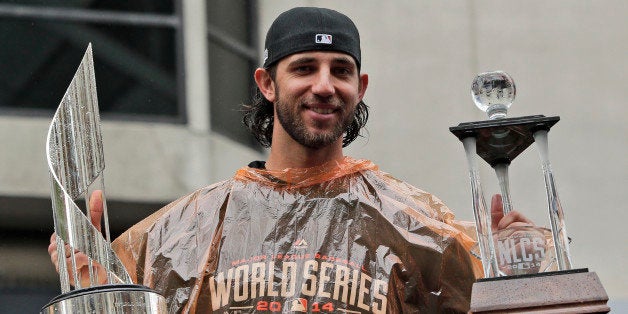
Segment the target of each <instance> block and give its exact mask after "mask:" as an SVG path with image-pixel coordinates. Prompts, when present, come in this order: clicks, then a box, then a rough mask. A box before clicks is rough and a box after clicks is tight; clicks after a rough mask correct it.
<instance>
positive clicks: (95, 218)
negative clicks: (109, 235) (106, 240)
mask: <svg viewBox="0 0 628 314" xmlns="http://www.w3.org/2000/svg"><path fill="white" fill-rule="evenodd" d="M103 211H104V209H103V199H102V190H96V191H94V192H93V193H92V196H91V197H90V198H89V216H90V219H91V222H92V224H93V225H94V226H95V227H96V229H98V231H101V227H100V225H101V221H102V215H103Z"/></svg>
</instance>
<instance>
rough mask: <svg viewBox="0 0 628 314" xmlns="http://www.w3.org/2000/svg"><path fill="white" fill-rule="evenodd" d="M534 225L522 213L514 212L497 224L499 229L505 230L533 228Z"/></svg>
mask: <svg viewBox="0 0 628 314" xmlns="http://www.w3.org/2000/svg"><path fill="white" fill-rule="evenodd" d="M533 225H534V223H533V222H532V220H530V219H528V218H527V217H526V216H524V215H523V214H521V213H520V212H518V211H516V210H513V211H511V212H510V213H508V215H506V216H504V217H503V218H502V219H501V220H499V222H498V224H497V229H498V230H500V229H505V228H510V227H521V226H533Z"/></svg>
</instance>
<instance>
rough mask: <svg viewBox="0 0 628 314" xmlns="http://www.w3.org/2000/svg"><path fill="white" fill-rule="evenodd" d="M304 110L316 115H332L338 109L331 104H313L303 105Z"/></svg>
mask: <svg viewBox="0 0 628 314" xmlns="http://www.w3.org/2000/svg"><path fill="white" fill-rule="evenodd" d="M305 108H306V109H308V110H311V111H314V112H316V113H318V114H332V113H334V112H336V111H337V110H339V109H340V108H339V107H337V106H334V105H331V104H313V105H305Z"/></svg>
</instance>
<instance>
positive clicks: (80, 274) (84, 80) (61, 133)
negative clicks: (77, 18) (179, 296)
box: [41, 44, 166, 314]
mask: <svg viewBox="0 0 628 314" xmlns="http://www.w3.org/2000/svg"><path fill="white" fill-rule="evenodd" d="M96 96H97V95H96V81H95V78H94V66H93V58H92V50H91V44H90V45H89V46H88V48H87V51H86V53H85V55H84V57H83V60H82V61H81V64H80V66H79V68H78V70H77V72H76V74H75V75H74V78H73V79H72V82H71V83H70V86H69V87H68V89H67V91H66V93H65V95H64V97H63V99H62V100H61V104H60V105H59V108H58V109H57V112H56V113H55V115H54V118H53V119H52V123H51V124H50V129H49V131H48V139H47V143H46V144H47V145H46V152H47V159H48V167H49V171H50V177H51V181H52V193H51V198H52V209H53V216H54V225H55V233H56V241H57V250H58V257H59V258H58V265H59V278H60V281H61V292H62V294H61V295H59V296H57V297H56V298H54V299H53V300H51V301H50V302H49V303H48V304H47V305H45V306H44V307H43V308H42V310H41V312H42V313H137V314H140V313H166V304H165V299H164V298H163V296H161V295H159V294H158V293H156V292H155V291H153V290H150V289H148V288H147V287H144V286H140V285H135V284H133V282H132V280H131V277H130V276H129V274H128V273H127V271H126V270H125V268H124V266H123V265H122V263H121V262H120V260H119V259H118V257H117V256H116V255H115V254H114V252H113V250H112V248H111V239H110V235H109V222H108V218H107V206H106V202H105V197H104V179H103V170H104V168H105V163H104V157H103V146H102V137H101V132H100V118H99V113H98V101H97V98H96ZM94 192H95V194H97V195H98V196H99V197H94V198H92V194H93V193H94ZM90 198H91V199H90ZM100 199H102V201H100ZM80 203H84V207H83V208H84V210H85V212H86V213H87V215H85V214H84V213H83V211H82V210H81V206H80V205H81V204H80ZM96 206H97V207H98V210H102V211H103V220H104V230H103V232H104V234H105V237H103V235H102V234H101V232H100V231H99V229H100V228H98V229H97V228H96V227H95V226H94V225H92V223H91V222H90V218H88V217H89V213H90V209H94V208H92V207H96ZM101 207H102V208H101ZM99 227H100V226H99ZM84 261H86V263H87V266H86V267H87V270H86V271H80V270H79V268H80V266H79V262H84ZM83 269H85V267H83ZM85 277H87V278H85ZM71 279H74V280H71Z"/></svg>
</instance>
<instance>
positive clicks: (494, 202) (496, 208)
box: [491, 194, 504, 230]
mask: <svg viewBox="0 0 628 314" xmlns="http://www.w3.org/2000/svg"><path fill="white" fill-rule="evenodd" d="M502 218H504V204H503V203H502V195H501V194H495V195H493V198H491V229H493V230H496V229H497V224H499V221H500V220H502Z"/></svg>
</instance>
